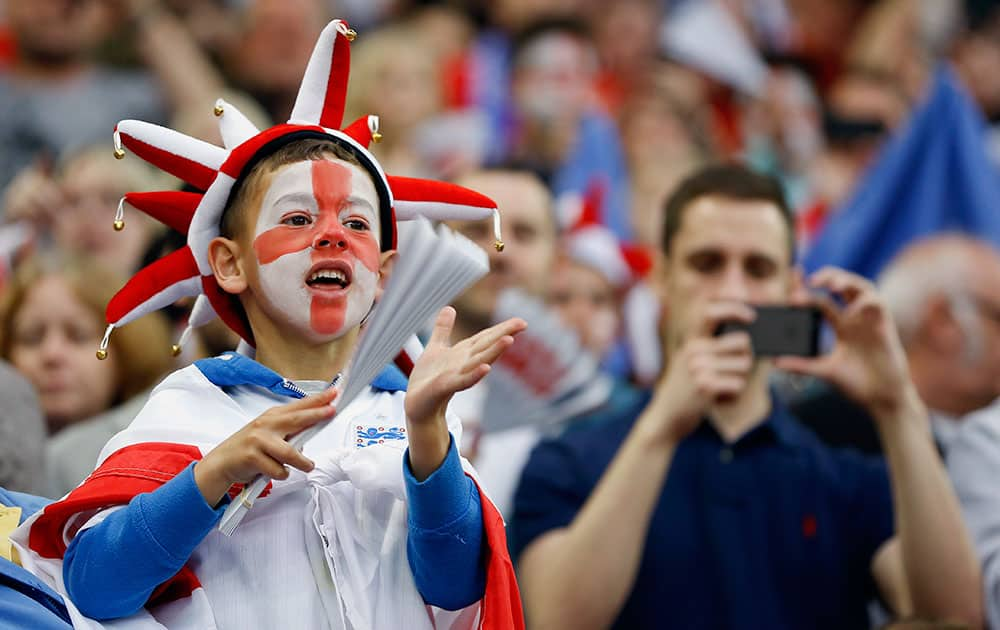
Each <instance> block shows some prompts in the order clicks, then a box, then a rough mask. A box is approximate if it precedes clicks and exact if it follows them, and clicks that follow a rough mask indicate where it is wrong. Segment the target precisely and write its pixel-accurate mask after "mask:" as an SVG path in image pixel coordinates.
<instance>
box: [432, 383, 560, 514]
mask: <svg viewBox="0 0 1000 630" xmlns="http://www.w3.org/2000/svg"><path fill="white" fill-rule="evenodd" d="M488 386H489V385H488V382H484V383H479V384H478V385H474V386H473V387H471V388H470V389H467V390H465V391H462V392H458V393H457V394H456V395H455V396H454V397H453V398H452V408H453V409H454V410H455V411H456V413H457V414H458V416H459V417H461V418H462V419H463V422H464V423H465V429H466V436H467V438H468V439H467V440H466V442H465V443H464V444H462V447H463V449H464V450H465V451H466V452H474V453H475V455H474V456H473V463H474V464H475V467H476V473H477V475H478V477H477V479H479V481H480V484H481V486H482V488H483V490H485V491H486V492H487V494H489V496H490V499H491V500H492V501H493V505H495V506H496V507H497V509H498V510H500V515H501V516H503V518H504V520H505V521H510V519H511V517H513V516H514V493H515V492H516V491H517V484H518V483H519V482H520V481H521V472H522V471H523V470H524V466H525V464H527V463H528V457H529V456H530V455H531V451H532V449H534V448H535V445H536V444H538V441H539V440H541V438H542V432H541V430H540V429H539V428H538V427H535V426H532V425H527V426H522V427H517V428H514V429H507V430H506V431H497V432H494V433H482V432H481V431H480V430H479V426H480V422H479V418H481V417H482V410H483V405H484V403H485V401H486V388H487V387H488Z"/></svg>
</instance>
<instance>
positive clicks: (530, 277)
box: [450, 170, 557, 516]
mask: <svg viewBox="0 0 1000 630" xmlns="http://www.w3.org/2000/svg"><path fill="white" fill-rule="evenodd" d="M456 183H458V184H459V185H462V186H466V187H469V188H472V189H473V190H477V191H479V192H481V193H483V194H485V195H488V196H489V197H491V198H492V199H494V200H495V201H496V202H497V206H498V207H499V208H500V216H501V221H502V228H503V237H504V242H505V244H506V247H505V248H504V251H503V252H502V253H501V252H497V251H496V249H495V248H494V247H493V232H492V230H491V229H490V226H489V224H488V223H486V222H484V221H465V222H450V225H451V227H453V228H454V229H456V230H457V231H459V232H460V233H462V234H464V235H465V236H467V237H468V238H470V239H471V240H472V241H473V242H475V243H477V244H478V245H479V246H480V247H482V248H483V249H485V250H486V251H487V252H488V254H489V258H490V273H489V274H488V275H487V276H486V277H485V278H483V279H482V280H480V281H479V282H477V283H476V284H474V285H473V286H472V287H470V288H469V289H468V290H467V291H466V292H465V293H463V294H462V295H461V296H460V297H459V298H458V299H457V300H456V301H455V309H456V311H457V312H458V315H457V318H456V321H455V328H454V332H453V336H454V337H455V338H459V337H460V336H463V335H467V334H469V333H468V332H467V331H475V330H481V329H482V328H483V327H485V326H489V325H491V324H492V322H493V315H494V311H495V309H496V306H497V297H498V295H499V294H500V292H501V291H503V290H504V289H508V288H512V287H516V288H519V289H521V290H523V291H525V292H526V293H528V294H529V295H532V296H534V297H537V298H539V299H543V300H544V299H545V296H546V295H547V294H548V291H549V282H550V280H551V275H552V266H553V264H554V262H555V255H556V229H557V226H556V218H555V210H554V208H553V201H552V196H551V195H550V194H549V191H548V190H547V189H546V188H545V186H544V184H542V182H541V181H540V180H539V179H538V178H537V177H536V176H535V175H533V174H531V173H528V172H523V171H509V170H484V171H477V172H473V173H469V174H468V175H465V176H464V177H462V178H460V179H459V180H458V181H457V182H456ZM487 387H489V377H487V378H486V379H484V381H483V382H482V383H481V384H479V385H478V386H476V387H473V388H471V389H468V390H466V391H464V392H459V393H458V395H456V396H455V397H454V399H453V400H452V405H453V408H454V410H455V413H457V414H458V416H459V417H460V418H462V422H463V436H462V441H463V444H462V445H461V446H462V452H463V453H464V454H465V456H466V457H468V458H469V459H470V460H471V461H472V462H473V464H474V465H475V467H476V470H477V471H478V473H479V478H480V479H481V480H482V484H483V487H484V488H486V491H487V492H489V494H490V498H491V499H492V500H493V502H494V504H496V506H497V508H498V509H499V510H500V512H501V513H502V514H505V515H508V516H509V515H510V513H511V512H510V507H511V499H512V497H513V494H514V486H515V484H516V483H517V479H518V477H519V476H520V474H521V467H522V466H523V464H524V461H525V460H526V459H527V456H528V452H529V451H530V450H531V447H532V446H533V445H534V444H535V442H536V441H537V439H538V436H539V431H538V430H537V429H536V428H535V427H531V426H528V427H522V428H516V429H511V430H507V431H503V432H499V433H491V434H485V435H484V434H483V432H482V430H481V425H482V413H483V412H482V410H483V404H484V401H485V398H486V388H487Z"/></svg>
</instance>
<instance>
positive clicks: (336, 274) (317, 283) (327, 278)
mask: <svg viewBox="0 0 1000 630" xmlns="http://www.w3.org/2000/svg"><path fill="white" fill-rule="evenodd" d="M350 284H351V268H350V266H349V265H348V264H347V263H346V262H344V261H340V260H336V261H324V262H321V263H317V264H315V265H313V266H312V268H311V269H310V270H309V273H308V274H307V275H306V285H307V286H308V287H310V288H312V289H320V290H337V289H346V288H347V287H348V285H350Z"/></svg>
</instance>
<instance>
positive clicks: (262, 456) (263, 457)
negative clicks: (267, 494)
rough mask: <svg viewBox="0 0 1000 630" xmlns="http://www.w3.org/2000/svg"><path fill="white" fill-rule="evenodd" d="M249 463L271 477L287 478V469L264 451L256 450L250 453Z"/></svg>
mask: <svg viewBox="0 0 1000 630" xmlns="http://www.w3.org/2000/svg"><path fill="white" fill-rule="evenodd" d="M250 463H251V464H252V465H253V467H254V468H256V469H257V471H258V472H259V473H261V474H263V475H266V476H268V477H270V478H271V479H287V478H288V470H287V469H286V468H285V467H284V466H283V465H282V464H281V462H279V461H277V460H276V459H274V458H273V457H271V456H270V455H268V454H267V453H266V452H264V451H258V452H256V453H254V454H253V455H251V457H250Z"/></svg>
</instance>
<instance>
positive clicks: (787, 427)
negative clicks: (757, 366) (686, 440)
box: [697, 389, 803, 449]
mask: <svg viewBox="0 0 1000 630" xmlns="http://www.w3.org/2000/svg"><path fill="white" fill-rule="evenodd" d="M697 432H701V433H702V434H704V435H711V436H712V437H713V439H715V440H722V437H721V436H720V435H719V433H718V432H717V431H716V430H715V427H714V426H712V423H711V422H709V421H708V419H705V420H703V421H702V423H701V425H700V426H699V428H698V429H697ZM761 440H764V441H773V442H774V443H776V444H779V445H781V446H784V447H787V448H792V449H794V448H797V447H798V446H799V445H801V444H802V441H803V429H802V427H801V426H800V425H799V423H798V421H797V420H796V419H795V418H794V417H793V416H792V414H791V413H790V412H789V411H788V408H787V407H785V405H784V403H782V402H781V400H780V399H779V398H778V396H777V395H776V394H775V392H774V390H773V389H772V390H771V411H770V413H768V415H767V417H766V418H764V419H763V420H762V421H761V422H760V423H759V424H757V425H756V426H754V427H753V428H752V429H750V430H749V431H747V432H746V433H744V434H743V435H741V436H740V437H739V438H738V439H737V440H736V442H734V443H733V444H731V446H735V445H737V444H750V443H754V442H759V441H761Z"/></svg>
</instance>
